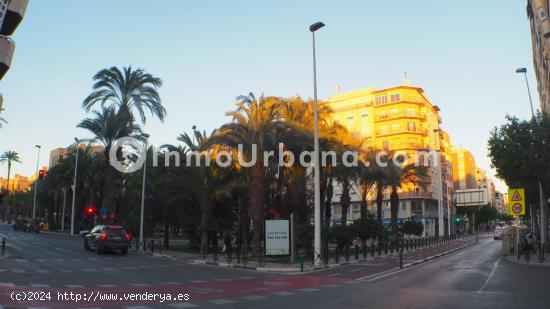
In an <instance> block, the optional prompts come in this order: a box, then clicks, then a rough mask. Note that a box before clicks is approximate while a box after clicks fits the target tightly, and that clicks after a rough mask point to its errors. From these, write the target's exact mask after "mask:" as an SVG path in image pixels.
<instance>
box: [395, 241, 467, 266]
mask: <svg viewBox="0 0 550 309" xmlns="http://www.w3.org/2000/svg"><path fill="white" fill-rule="evenodd" d="M476 243H477V242H475V241H474V242H472V243H469V244H467V245H464V246H461V247H458V248H454V249H451V250H448V251H445V252H442V253H439V254H436V255H432V256H429V257H427V258H425V259H422V260H418V261H414V262H412V263H408V264H403V268H407V267H411V266H415V265H418V264H422V263H425V262H428V261H431V260H433V259H437V258H438V257H442V256H444V255H447V254H450V253H453V252H456V251H459V250H462V249H465V248H467V247H470V246H473V245H475V244H476Z"/></svg>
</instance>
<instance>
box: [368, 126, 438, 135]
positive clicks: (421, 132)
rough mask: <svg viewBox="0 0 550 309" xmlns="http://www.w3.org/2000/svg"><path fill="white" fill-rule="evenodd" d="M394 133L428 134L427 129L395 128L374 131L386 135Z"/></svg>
mask: <svg viewBox="0 0 550 309" xmlns="http://www.w3.org/2000/svg"><path fill="white" fill-rule="evenodd" d="M395 134H420V135H422V136H428V130H426V129H423V128H422V129H409V128H405V129H397V130H387V131H383V130H378V131H376V135H377V136H388V135H395Z"/></svg>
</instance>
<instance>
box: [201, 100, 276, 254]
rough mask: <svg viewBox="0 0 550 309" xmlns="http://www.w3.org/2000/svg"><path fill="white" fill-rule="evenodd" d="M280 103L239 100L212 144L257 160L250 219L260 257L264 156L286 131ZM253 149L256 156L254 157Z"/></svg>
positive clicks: (257, 252) (263, 199)
mask: <svg viewBox="0 0 550 309" xmlns="http://www.w3.org/2000/svg"><path fill="white" fill-rule="evenodd" d="M280 105H281V99H279V98H276V97H264V96H263V95H262V96H261V97H259V98H258V99H256V97H255V96H254V95H253V94H252V93H250V94H249V95H248V96H239V97H237V110H236V111H231V112H227V113H226V115H227V116H231V117H233V121H232V122H230V123H228V124H225V125H223V126H222V127H221V128H220V129H219V130H218V131H217V132H216V134H215V135H214V137H213V139H212V143H213V144H222V145H226V146H229V147H232V148H233V149H237V147H238V145H242V147H243V152H244V154H243V156H244V159H246V160H247V162H249V160H251V158H253V157H256V158H257V160H256V162H254V163H255V164H254V165H253V166H252V170H251V171H250V179H249V183H250V186H251V190H250V215H251V218H252V224H253V227H254V235H253V254H254V255H256V256H259V255H260V254H261V251H262V246H261V242H262V233H263V219H264V210H265V200H266V196H265V187H264V177H265V171H264V161H263V153H264V151H266V150H274V149H275V147H276V145H275V140H276V136H277V133H278V132H280V131H282V130H283V129H284V127H285V124H284V122H283V121H282V120H281V119H280V117H279V107H280ZM253 145H255V147H256V153H253V152H252V151H253Z"/></svg>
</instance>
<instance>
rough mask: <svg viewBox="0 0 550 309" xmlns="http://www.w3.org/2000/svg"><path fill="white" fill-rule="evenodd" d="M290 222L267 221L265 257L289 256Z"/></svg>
mask: <svg viewBox="0 0 550 309" xmlns="http://www.w3.org/2000/svg"><path fill="white" fill-rule="evenodd" d="M288 226H289V224H288V220H266V221H265V255H289V254H290V235H289V231H288Z"/></svg>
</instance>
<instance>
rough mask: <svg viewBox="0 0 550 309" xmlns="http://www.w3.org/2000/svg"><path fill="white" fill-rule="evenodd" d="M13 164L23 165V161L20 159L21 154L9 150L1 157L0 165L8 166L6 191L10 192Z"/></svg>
mask: <svg viewBox="0 0 550 309" xmlns="http://www.w3.org/2000/svg"><path fill="white" fill-rule="evenodd" d="M13 162H17V163H21V159H20V158H19V154H18V153H17V152H15V151H12V150H8V151H6V152H4V153H3V154H2V155H0V163H2V164H3V163H7V164H8V179H7V183H6V191H8V192H9V191H10V172H11V165H12V163H13ZM37 177H38V176H37Z"/></svg>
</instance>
